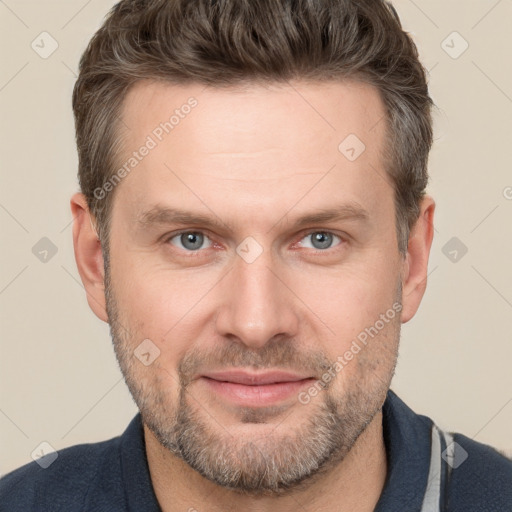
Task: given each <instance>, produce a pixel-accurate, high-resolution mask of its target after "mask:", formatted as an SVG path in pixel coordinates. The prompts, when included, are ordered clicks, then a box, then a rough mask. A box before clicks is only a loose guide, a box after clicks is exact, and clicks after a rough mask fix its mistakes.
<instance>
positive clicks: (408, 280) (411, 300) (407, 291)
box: [401, 196, 436, 323]
mask: <svg viewBox="0 0 512 512" xmlns="http://www.w3.org/2000/svg"><path fill="white" fill-rule="evenodd" d="M435 207H436V204H435V202H434V200H433V199H432V197H430V196H425V197H424V198H423V199H422V201H421V203H420V215H419V217H418V220H417V221H416V224H415V225H414V226H413V228H412V229H411V232H410V234H409V243H408V246H407V255H406V258H405V261H404V263H403V265H404V266H403V272H402V314H401V321H402V323H405V322H408V321H409V320H410V319H411V318H412V317H413V316H414V315H415V314H416V311H417V310H418V308H419V306H420V302H421V299H422V298H423V294H424V293H425V289H426V287H427V269H428V257H429V254H430V248H431V246H432V238H433V236H434V224H433V223H434V210H435Z"/></svg>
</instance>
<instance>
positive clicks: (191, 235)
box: [169, 231, 211, 251]
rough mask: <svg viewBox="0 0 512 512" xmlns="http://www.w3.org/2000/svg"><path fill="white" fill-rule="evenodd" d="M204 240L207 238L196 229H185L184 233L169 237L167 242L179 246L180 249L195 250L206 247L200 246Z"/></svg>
mask: <svg viewBox="0 0 512 512" xmlns="http://www.w3.org/2000/svg"><path fill="white" fill-rule="evenodd" d="M175 240H177V241H175ZM205 240H209V239H208V237H207V236H205V235H204V234H203V233H199V232H198V231H186V232H185V233H179V234H177V235H174V236H173V237H172V238H170V239H169V242H171V244H172V245H175V246H176V247H179V248H180V249H185V250H187V251H197V250H199V249H201V248H202V249H206V247H201V246H202V245H203V243H204V241H205ZM180 244H181V245H180ZM210 245H211V244H210ZM210 245H208V247H210Z"/></svg>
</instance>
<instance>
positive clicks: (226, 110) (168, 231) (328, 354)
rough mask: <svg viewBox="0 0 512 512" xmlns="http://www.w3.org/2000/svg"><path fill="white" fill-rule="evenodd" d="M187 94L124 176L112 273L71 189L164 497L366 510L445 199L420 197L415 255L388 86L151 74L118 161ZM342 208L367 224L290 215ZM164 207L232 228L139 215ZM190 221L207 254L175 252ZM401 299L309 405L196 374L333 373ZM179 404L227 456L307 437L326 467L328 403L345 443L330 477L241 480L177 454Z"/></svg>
mask: <svg viewBox="0 0 512 512" xmlns="http://www.w3.org/2000/svg"><path fill="white" fill-rule="evenodd" d="M190 96H194V97H195V98H196V99H197V101H198V105H197V106H196V107H195V108H194V109H193V110H192V111H191V112H190V114H189V115H187V116H186V117H185V118H184V119H182V120H180V123H179V124H178V125H177V126H176V127H175V128H174V129H173V131H172V132H171V133H170V134H168V135H167V136H166V137H164V138H163V140H162V141H161V142H159V144H158V145H157V147H155V148H154V149H152V150H151V151H150V152H149V154H148V155H147V156H146V157H145V158H144V159H143V160H142V161H141V162H140V163H139V164H138V165H137V167H136V168H135V169H134V170H133V171H132V172H131V173H130V174H129V175H128V176H126V177H125V178H124V179H123V180H122V181H121V183H120V184H119V185H117V187H116V188H115V191H114V193H115V196H114V203H113V210H112V222H111V235H110V268H109V270H108V272H107V275H106V276H105V273H104V267H103V254H102V251H101V244H100V241H99V240H98V238H97V236H96V232H95V229H94V223H95V219H94V218H93V217H92V216H91V215H90V213H89V211H88V208H87V205H86V201H85V198H84V196H83V195H82V194H75V195H74V196H73V197H72V199H71V208H72V213H73V215H74V217H75V223H74V228H73V240H74V247H75V256H76V260H77V265H78V270H79V272H80V275H81V278H82V281H83V283H84V286H85V289H86V292H87V299H88V302H89V305H90V307H91V309H92V310H93V311H94V313H95V314H96V315H97V316H98V317H99V318H100V319H101V320H103V321H105V322H108V321H110V323H111V328H112V335H113V340H114V346H115V348H116V354H117V356H118V359H119V361H120V365H121V368H122V370H123V373H124V375H125V378H126V380H127V384H128V386H129V388H130V391H131V392H132V394H133V395H134V398H135V400H136V402H137V404H138V405H139V408H140V409H141V413H142V416H143V421H144V423H145V428H144V435H145V441H146V450H147V457H148V464H149V469H150V474H151V479H152V483H153V487H154V490H155V493H156V496H157V499H158V501H159V503H160V506H161V508H162V510H164V511H178V510H194V509H195V510H197V511H202V510H209V511H230V510H233V511H234V510H247V511H261V512H263V511H270V510H272V511H276V510H279V511H283V512H284V511H291V510H294V511H295V510H307V511H310V510H311V511H313V510H315V511H319V510H337V511H345V510H346V511H348V510H358V511H367V510H368V511H371V510H373V509H374V507H375V505H376V503H377V501H378V499H379V496H380V493H381V492H382V489H383V486H384V481H385V476H386V470H387V466H386V453H385V446H384V441H383V436H382V413H381V407H382V404H383V402H384V400H385V396H386V392H387V390H388V388H389V384H390V381H391V377H392V375H393V371H394V367H395V363H396V357H397V353H398V344H399V337H400V325H401V323H404V322H407V321H409V320H410V319H411V318H412V317H413V316H414V314H415V313H416V311H417V309H418V307H419V304H420V301H421V299H422V297H423V294H424V291H425V287H426V277H427V265H428V256H429V252H430V247H431V243H432V236H433V227H432V222H433V214H434V208H435V204H434V201H433V199H432V198H431V197H430V196H426V197H425V198H424V199H423V201H422V203H421V209H420V216H419V218H418V221H417V222H416V224H415V226H414V227H413V229H412V231H411V234H410V238H409V244H408V251H407V254H406V255H403V254H400V252H399V251H398V245H397V238H396V226H395V208H394V201H393V197H394V191H393V188H392V185H391V183H390V182H389V180H388V179H387V177H386V174H385V169H384V164H383V161H382V157H381V151H382V148H383V145H384V144H385V139H384V128H385V123H384V122H379V120H381V119H382V118H383V116H384V112H385V111H384V106H383V103H382V101H381V99H380V96H379V94H378V92H377V90H376V89H374V88H373V87H372V86H369V85H366V84H362V83H358V82H343V83H340V82H337V83H329V82H323V83H305V82H294V83H293V84H286V85H280V86H277V85H272V86H270V85H265V86H262V85H256V84H253V85H252V86H250V87H246V88H243V89H242V88H231V89H212V88H205V87H203V86H200V85H187V86H176V85H168V84H166V85H164V84H155V83H151V82H140V83H138V84H137V85H136V86H135V87H134V88H133V89H132V90H131V91H130V92H129V94H128V96H127V98H126V100H125V103H124V110H123V121H124V122H125V124H126V125H127V126H128V127H129V129H125V130H124V131H123V132H122V133H121V136H122V141H123V145H122V156H121V158H120V164H121V165H122V162H124V161H125V160H126V158H128V157H129V155H130V154H131V152H132V151H134V150H136V149H137V148H139V147H140V146H141V145H142V144H143V143H144V141H145V140H146V137H147V135H148V134H151V133H152V131H153V130H154V129H155V127H156V126H158V125H159V123H160V122H162V121H164V120H165V119H168V117H169V115H168V114H167V113H168V112H170V113H172V112H173V111H174V109H176V108H179V107H180V105H183V104H185V103H186V102H187V99H188V98H189V97H190ZM349 134H356V135H357V137H358V138H359V139H360V140H362V141H363V142H364V144H365V146H366V150H365V151H364V152H363V153H362V154H361V155H360V156H359V157H358V158H357V159H356V160H355V161H349V160H348V159H347V158H346V157H345V156H344V155H343V154H342V153H341V152H340V151H339V150H338V145H339V144H340V143H341V142H342V141H343V140H344V139H345V137H347V135H349ZM347 204H350V205H352V206H353V205H357V206H358V207H359V208H360V209H361V210H363V211H364V212H366V218H365V219H361V218H354V217H349V218H344V219H338V220H331V221H323V222H314V223H309V224H307V225H304V226H301V227H300V228H297V227H296V226H295V225H294V221H295V219H297V218H298V217H300V216H302V215H305V214H306V213H311V212H317V211H319V210H322V209H328V208H333V207H337V206H340V205H347ZM155 205H160V206H168V207H174V208H182V209H186V210H188V211H191V212H194V213H200V214H203V215H206V216H208V217H210V218H212V219H214V220H217V221H219V222H220V223H221V225H220V226H218V227H216V228H207V227H206V226H204V225H201V224H190V223H186V224H169V223H165V224H150V225H146V224H141V223H140V222H139V220H140V219H141V217H142V215H143V212H145V211H148V210H150V209H151V208H153V207H154V206H155ZM184 230H185V231H187V230H188V231H193V232H197V231H200V232H202V233H204V234H205V235H206V238H205V239H204V244H203V245H202V246H201V248H200V249H199V250H198V251H197V250H196V251H191V250H190V249H188V250H187V248H186V247H184V246H183V243H181V245H180V241H181V239H180V237H179V236H176V233H181V232H182V231H184ZM319 231H320V232H323V233H325V232H327V233H333V234H334V235H336V236H335V237H333V238H332V243H331V245H330V246H328V247H327V248H323V249H317V248H315V246H314V245H313V242H312V239H313V237H312V236H308V235H311V234H313V233H318V232H319ZM172 236H173V238H171V237H172ZM247 237H252V238H254V240H256V241H257V244H258V246H259V247H260V248H261V249H262V252H261V254H259V256H258V257H257V258H256V259H255V260H254V261H253V262H251V263H248V262H247V261H245V260H244V259H243V258H242V257H240V255H239V254H238V253H237V251H236V249H237V247H239V245H240V244H241V243H242V242H243V241H244V240H245V239H246V238H247ZM338 237H339V238H338ZM170 239H171V241H169V240H170ZM242 247H243V245H242ZM251 250H254V249H251ZM253 254H254V253H253ZM106 288H107V291H108V293H105V292H106ZM393 304H395V305H396V304H401V311H400V312H399V313H397V314H396V316H395V317H394V318H393V319H392V320H390V321H389V322H387V323H386V324H385V326H384V328H382V329H380V330H379V332H378V335H376V336H375V337H374V338H372V339H371V340H370V342H369V343H368V344H367V345H366V346H364V348H363V349H362V350H361V351H360V352H359V353H357V355H355V356H354V358H353V359H352V360H351V361H349V362H348V364H346V365H345V366H344V367H343V369H342V370H341V371H339V372H337V373H336V377H335V378H334V379H333V380H332V381H331V382H330V383H329V385H328V386H326V389H323V390H322V391H320V392H319V393H318V395H317V396H315V397H313V398H311V401H310V402H309V403H308V404H303V403H300V402H299V401H298V400H297V396H293V397H292V398H289V399H286V400H283V401H281V402H279V404H278V405H279V407H274V408H272V407H241V406H238V405H236V404H233V403H232V402H230V401H229V400H227V399H224V398H222V397H218V396H216V395H215V394H214V393H212V392H211V390H210V389H209V388H208V386H206V385H205V384H204V380H202V379H200V378H197V376H198V375H200V374H201V372H206V371H210V370H224V369H228V368H232V367H236V368H244V369H247V370H249V369H253V370H254V369H256V368H270V369H284V368H286V369H288V370H294V369H295V370H297V371H299V370H300V371H302V372H305V373H307V375H308V376H310V377H312V378H314V379H320V378H321V377H322V374H323V373H324V370H325V368H324V367H323V366H322V364H323V363H329V362H330V363H333V362H334V361H336V360H337V357H338V356H340V355H343V354H344V353H346V351H347V350H349V349H350V347H351V343H352V342H353V340H354V339H356V337H357V336H358V334H360V333H361V332H363V331H364V330H365V328H368V327H370V326H374V325H375V324H376V321H377V320H379V318H382V317H381V316H380V315H382V314H384V313H386V312H387V311H389V310H390V309H392V306H393ZM144 339H150V340H151V341H152V343H153V344H154V346H156V347H158V350H159V351H160V354H159V357H158V358H157V359H155V361H154V362H153V363H152V364H150V365H148V366H145V365H143V364H141V363H140V361H139V360H137V359H136V358H135V357H134V355H133V351H134V350H135V349H136V348H137V346H138V345H139V344H140V343H141V341H142V340H144ZM185 362H187V363H188V366H187V365H186V364H185ZM306 390H307V388H306ZM180 399H181V400H182V403H181V407H182V409H181V411H186V412H188V413H189V417H188V421H190V424H189V427H190V428H189V429H188V430H187V432H188V433H187V434H186V435H188V436H189V442H190V444H191V446H198V445H199V446H201V447H202V446H203V445H202V444H201V443H204V448H205V450H206V451H207V453H210V454H213V455H212V458H213V459H215V457H214V455H217V454H219V453H222V454H223V455H224V456H225V457H226V458H227V462H226V464H228V467H236V466H237V464H238V465H239V466H240V467H241V468H245V466H244V462H247V461H249V462H250V463H249V462H247V471H248V472H250V471H251V468H254V467H255V466H257V464H258V463H259V462H261V461H263V462H264V461H268V460H270V459H272V457H274V456H276V454H277V455H281V456H285V455H286V454H287V453H289V452H290V450H291V451H292V452H293V450H294V449H296V450H297V454H298V455H299V456H303V457H304V459H305V460H307V461H312V460H314V453H315V450H316V452H317V453H319V452H320V448H321V445H320V444H318V445H316V444H315V441H314V434H315V433H316V431H315V428H318V425H319V424H321V423H322V421H323V420H324V419H325V418H327V413H326V410H327V409H326V408H327V407H328V404H330V405H331V407H332V411H333V412H335V413H336V414H338V417H339V420H340V423H339V425H338V428H339V431H336V430H335V432H336V436H335V438H336V439H339V446H337V450H334V451H333V454H332V456H331V457H330V459H329V460H327V461H326V462H325V463H324V464H323V466H322V468H321V469H320V470H318V471H316V472H315V471H311V472H310V474H308V475H304V476H303V478H302V479H301V481H300V482H296V484H294V485H289V486H288V487H287V488H286V489H284V488H283V489H274V491H270V490H268V489H267V492H264V490H263V489H259V490H258V489H256V488H253V489H252V490H250V489H245V492H242V490H241V489H236V488H229V487H226V486H223V485H219V483H218V482H216V481H215V480H214V479H212V478H208V477H206V476H205V475H204V474H202V473H201V471H198V470H197V468H196V469H194V468H193V467H191V466H190V465H189V463H187V462H186V460H184V458H183V456H182V454H180V453H179V450H175V451H173V449H172V443H173V442H175V441H176V440H177V437H176V436H177V434H176V430H173V427H175V426H176V424H179V421H177V418H176V417H175V416H173V415H174V414H175V413H176V411H177V410H179V407H180V405H179V404H180ZM182 419H183V418H182ZM342 420H343V421H342ZM348 420H350V422H348ZM196 426H198V427H200V428H199V429H198V430H197V432H196V434H197V436H196V437H193V436H194V428H195V427H196ZM333 428H334V427H333ZM201 429H202V430H201ZM327 430H329V429H327ZM173 435H174V437H173ZM325 436H328V435H327V434H326V435H325ZM325 436H324V437H325ZM326 439H328V437H325V439H324V440H326ZM287 443H288V444H287ZM224 448H226V449H224ZM228 448H229V449H228ZM307 448H311V450H312V452H311V453H312V454H310V456H309V458H306V455H305V453H306V451H307V450H306V449H307ZM221 449H222V450H221ZM216 450H217V451H216ZM293 453H294V452H293ZM272 460H273V459H272ZM229 464H231V466H229ZM289 466H290V465H289V464H288V465H287V467H289ZM281 471H282V472H283V473H284V472H285V468H284V467H283V468H281ZM278 473H279V472H278ZM248 474H249V473H248Z"/></svg>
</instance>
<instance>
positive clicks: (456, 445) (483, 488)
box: [447, 433, 512, 512]
mask: <svg viewBox="0 0 512 512" xmlns="http://www.w3.org/2000/svg"><path fill="white" fill-rule="evenodd" d="M451 435H452V437H453V447H452V449H453V450H454V454H455V457H454V459H453V460H452V461H451V464H450V477H449V485H448V488H447V491H448V495H447V501H448V510H450V511H452V510H453V511H459V510H460V511H462V510H463V511H464V512H471V511H481V510H488V511H500V512H505V511H508V512H512V460H511V459H509V458H507V457H506V456H505V455H504V454H502V453H500V452H498V451H497V450H496V449H495V448H492V447H491V446H488V445H486V444H483V443H479V442H477V441H474V440H473V439H470V438H469V437H466V436H464V435H462V434H457V433H454V434H451Z"/></svg>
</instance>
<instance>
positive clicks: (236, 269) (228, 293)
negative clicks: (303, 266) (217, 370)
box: [216, 252, 299, 349]
mask: <svg viewBox="0 0 512 512" xmlns="http://www.w3.org/2000/svg"><path fill="white" fill-rule="evenodd" d="M219 293H220V294H221V295H220V296H221V297H222V299H221V300H220V307H219V309H218V313H217V317H216V329H217V332H218V334H219V335H220V336H224V337H228V338H235V339H237V340H238V341H239V342H240V343H243V344H245V345H246V346H247V347H249V348H252V349H258V348H261V347H263V346H264V345H265V344H266V343H267V342H269V341H270V340H272V339H273V338H275V337H276V336H283V337H285V338H288V337H295V336H297V330H298V326H299V315H298V311H297V310H296V307H297V301H296V299H295V300H294V295H293V292H292V291H291V290H290V289H289V288H288V287H287V283H286V276H284V275H283V271H282V267H281V270H279V266H278V265H276V264H273V263H272V261H271V258H270V257H269V256H268V253H266V252H263V253H262V254H261V255H260V256H259V257H258V259H257V260H256V261H254V262H252V263H247V262H246V261H244V260H243V259H242V258H240V257H236V260H235V262H234V266H233V268H232V269H231V272H229V273H228V275H227V276H226V278H225V279H223V280H222V285H221V288H220V289H219Z"/></svg>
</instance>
